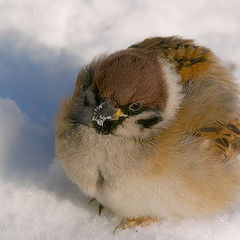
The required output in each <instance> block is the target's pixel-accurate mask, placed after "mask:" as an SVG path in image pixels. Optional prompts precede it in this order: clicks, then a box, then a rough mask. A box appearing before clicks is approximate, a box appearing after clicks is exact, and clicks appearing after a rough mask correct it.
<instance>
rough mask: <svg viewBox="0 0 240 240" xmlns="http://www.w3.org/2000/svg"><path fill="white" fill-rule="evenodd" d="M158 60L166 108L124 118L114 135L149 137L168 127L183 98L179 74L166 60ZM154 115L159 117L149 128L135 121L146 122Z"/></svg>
mask: <svg viewBox="0 0 240 240" xmlns="http://www.w3.org/2000/svg"><path fill="white" fill-rule="evenodd" d="M159 61H160V63H161V66H162V70H163V73H164V78H165V80H166V84H167V90H168V99H167V103H166V108H165V109H164V111H163V112H160V111H159V112H157V111H155V112H154V111H147V112H143V113H140V114H138V115H136V116H132V117H130V118H129V119H126V120H125V121H124V122H123V123H122V125H121V126H119V127H118V128H117V130H116V135H121V136H126V137H139V138H146V137H151V136H153V135H155V134H158V133H159V132H161V131H162V129H163V128H166V127H168V126H169V124H170V123H171V122H172V121H173V120H174V119H175V116H176V114H177V111H178V110H179V108H180V105H181V102H182V99H183V94H182V85H181V76H180V75H179V74H178V73H177V72H176V71H175V68H174V67H173V66H172V65H171V64H170V63H168V62H167V61H166V60H164V59H159ZM154 117H158V118H159V119H158V122H157V123H156V124H152V126H149V128H147V127H146V126H145V127H144V125H142V126H141V124H139V123H138V122H137V121H142V123H144V121H146V122H147V121H148V119H152V118H154ZM149 121H150V120H149ZM152 121H154V120H152ZM150 125H151V124H150Z"/></svg>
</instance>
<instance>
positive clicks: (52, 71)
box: [0, 0, 240, 240]
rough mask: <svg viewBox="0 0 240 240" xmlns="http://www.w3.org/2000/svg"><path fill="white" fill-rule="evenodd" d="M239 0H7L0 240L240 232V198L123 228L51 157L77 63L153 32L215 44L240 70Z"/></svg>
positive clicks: (191, 238) (0, 29)
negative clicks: (187, 215) (215, 211)
mask: <svg viewBox="0 0 240 240" xmlns="http://www.w3.org/2000/svg"><path fill="white" fill-rule="evenodd" d="M239 22H240V2H239V1H236V0H229V1H227V3H226V1H223V0H216V1H211V0H201V1H192V0H168V1H157V0H149V1H144V0H131V1H127V0H102V1H98V0H91V1H85V0H58V1H57V0H52V1H47V0H41V1H31V0H6V1H4V0H0V55H1V58H0V72H1V74H0V206H1V209H0V239H1V240H12V239H14V240H21V239H24V240H30V239H31V240H32V239H41V240H42V239H44V240H45V239H47V240H48V239H64V240H74V239H101V240H106V239H116V240H117V239H138V240H142V239H150V240H151V239H158V240H163V239H164V240H175V239H177V240H214V239H216V240H221V239H224V240H226V239H231V240H235V239H236V240H239V239H240V228H239V222H240V202H239V203H237V204H236V206H234V207H233V208H232V209H230V210H229V211H228V212H226V213H224V214H221V215H219V216H215V217H213V218H202V219H185V220H182V221H177V220H176V221H164V222H162V223H155V224H152V225H150V226H148V227H147V228H143V229H142V228H137V229H128V230H118V231H117V232H116V233H115V234H114V235H113V230H114V228H115V227H116V226H117V225H118V224H119V219H117V218H116V217H114V216H113V215H112V213H111V212H110V211H108V210H106V209H104V210H103V213H102V215H101V216H98V205H97V203H96V202H93V203H92V204H90V205H89V204H88V202H89V199H87V198H86V197H84V196H83V195H82V193H81V192H80V191H79V190H78V189H77V187H76V186H75V185H73V184H72V183H71V182H70V181H69V180H68V178H67V177H66V175H65V173H64V172H63V170H62V169H61V166H60V164H59V161H58V159H57V158H56V157H55V155H54V121H55V115H56V112H57V109H58V107H59V104H60V101H61V98H62V97H64V96H66V95H69V94H70V93H71V92H72V89H73V86H74V81H75V79H76V75H77V72H78V70H79V69H80V67H81V66H82V65H83V64H85V63H87V62H88V61H89V60H90V59H92V58H93V57H94V56H96V55H98V54H101V53H104V52H113V51H116V50H118V49H121V48H126V47H127V46H129V45H131V44H133V43H134V42H137V41H140V40H142V39H144V38H146V37H149V36H157V35H161V36H168V35H180V36H183V37H187V38H193V39H196V40H197V42H198V43H200V44H203V45H206V46H208V47H209V48H211V49H212V50H213V51H214V52H215V53H216V54H217V55H218V56H220V57H221V58H222V59H223V60H224V61H225V62H226V63H227V65H229V67H231V68H233V71H234V75H235V76H236V78H237V79H238V80H239V78H240V58H239V56H240V44H239V42H240V27H239Z"/></svg>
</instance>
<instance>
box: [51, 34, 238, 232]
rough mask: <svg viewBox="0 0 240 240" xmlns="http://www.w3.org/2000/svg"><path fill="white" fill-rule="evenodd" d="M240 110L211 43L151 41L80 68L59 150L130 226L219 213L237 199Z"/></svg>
mask: <svg viewBox="0 0 240 240" xmlns="http://www.w3.org/2000/svg"><path fill="white" fill-rule="evenodd" d="M239 112H240V111H239V90H238V85H237V83H236V82H235V80H234V78H233V76H232V74H231V73H230V72H229V70H228V69H227V68H226V67H225V66H224V64H223V63H222V62H221V60H220V59H219V58H218V57H217V56H216V55H215V54H214V53H213V52H212V51H211V50H210V49H208V48H206V47H203V46H200V45H198V44H196V43H194V41H193V40H188V39H182V38H180V37H176V36H173V37H154V38H148V39H145V40H144V41H142V42H139V43H136V44H134V45H131V46H130V47H128V48H127V49H125V50H121V51H117V52H115V53H113V54H109V55H102V56H100V57H98V58H95V59H94V60H93V61H92V62H91V63H90V64H88V65H86V66H85V67H83V68H82V70H81V71H80V73H79V74H78V77H77V81H76V85H75V89H74V92H73V95H72V96H70V97H69V98H67V99H64V100H63V102H62V105H61V108H60V111H59V114H58V117H57V121H56V137H55V143H56V154H57V156H58V158H59V159H60V161H61V164H62V167H63V168H64V170H65V171H66V173H67V175H68V176H69V178H70V179H71V180H72V181H73V182H74V183H76V184H77V185H78V187H79V188H80V190H81V191H82V192H83V193H84V194H85V195H86V196H88V197H91V198H95V199H96V200H97V201H98V202H99V203H100V204H102V205H103V206H104V207H106V208H108V209H110V210H111V211H112V212H113V213H114V214H115V215H116V216H117V217H119V218H120V219H121V220H122V222H121V227H123V228H127V227H133V226H136V225H141V226H145V225H148V224H150V223H152V222H155V221H160V220H162V219H174V218H175V219H176V218H177V219H178V218H180V219H182V218H191V217H202V216H213V215H215V214H218V213H221V212H223V211H226V210H227V209H228V208H229V207H230V206H232V205H233V204H234V203H235V202H236V201H237V199H238V197H239V190H240V164H239V161H240V160H239V159H238V154H239V151H240V121H239Z"/></svg>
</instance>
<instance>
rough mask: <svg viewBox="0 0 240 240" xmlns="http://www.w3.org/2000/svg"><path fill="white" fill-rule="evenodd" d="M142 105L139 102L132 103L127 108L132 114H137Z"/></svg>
mask: <svg viewBox="0 0 240 240" xmlns="http://www.w3.org/2000/svg"><path fill="white" fill-rule="evenodd" d="M141 107H142V104H141V103H139V102H135V103H132V104H131V105H130V106H129V107H128V108H129V110H130V111H132V112H137V111H139V110H140V109H141Z"/></svg>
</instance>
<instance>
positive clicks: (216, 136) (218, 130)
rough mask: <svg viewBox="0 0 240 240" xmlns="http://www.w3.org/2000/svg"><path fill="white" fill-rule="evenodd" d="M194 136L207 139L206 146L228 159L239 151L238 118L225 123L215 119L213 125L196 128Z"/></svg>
mask: <svg viewBox="0 0 240 240" xmlns="http://www.w3.org/2000/svg"><path fill="white" fill-rule="evenodd" d="M194 136H195V137H196V138H199V139H201V140H203V142H204V141H208V148H211V150H213V151H214V152H215V153H217V154H219V155H221V156H222V158H221V160H223V161H228V160H229V159H230V158H231V157H232V156H235V155H238V154H239V153H240V118H238V119H235V120H232V121H229V122H225V123H224V122H220V121H216V123H215V126H211V127H204V128H201V129H198V131H196V132H195V133H194Z"/></svg>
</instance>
